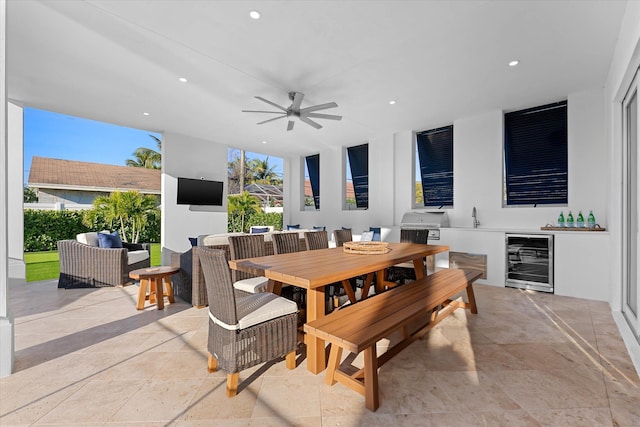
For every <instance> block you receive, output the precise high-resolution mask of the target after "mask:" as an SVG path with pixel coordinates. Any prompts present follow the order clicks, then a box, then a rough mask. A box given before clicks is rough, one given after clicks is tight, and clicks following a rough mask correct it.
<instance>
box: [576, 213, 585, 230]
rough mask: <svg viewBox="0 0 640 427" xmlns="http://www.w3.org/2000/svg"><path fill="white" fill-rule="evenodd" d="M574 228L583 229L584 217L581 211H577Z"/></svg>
mask: <svg viewBox="0 0 640 427" xmlns="http://www.w3.org/2000/svg"><path fill="white" fill-rule="evenodd" d="M576 227H579V228H584V217H583V216H582V211H578V217H577V218H576Z"/></svg>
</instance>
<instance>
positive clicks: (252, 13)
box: [249, 10, 260, 19]
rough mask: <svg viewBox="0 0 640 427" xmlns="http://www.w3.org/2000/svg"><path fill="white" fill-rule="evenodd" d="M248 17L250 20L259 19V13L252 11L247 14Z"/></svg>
mask: <svg viewBox="0 0 640 427" xmlns="http://www.w3.org/2000/svg"><path fill="white" fill-rule="evenodd" d="M249 16H250V17H251V19H260V12H258V11H257V10H252V11H251V12H249Z"/></svg>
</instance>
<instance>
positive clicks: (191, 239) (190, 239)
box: [189, 237, 198, 247]
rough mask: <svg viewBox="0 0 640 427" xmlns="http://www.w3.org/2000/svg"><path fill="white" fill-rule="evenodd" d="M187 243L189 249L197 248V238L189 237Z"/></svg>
mask: <svg viewBox="0 0 640 427" xmlns="http://www.w3.org/2000/svg"><path fill="white" fill-rule="evenodd" d="M189 243H191V247H193V246H198V238H197V237H189Z"/></svg>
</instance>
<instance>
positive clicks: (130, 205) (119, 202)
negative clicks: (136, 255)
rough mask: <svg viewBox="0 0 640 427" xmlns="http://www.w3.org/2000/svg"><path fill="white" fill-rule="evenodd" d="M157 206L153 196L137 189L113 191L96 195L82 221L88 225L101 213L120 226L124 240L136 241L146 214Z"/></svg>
mask: <svg viewBox="0 0 640 427" xmlns="http://www.w3.org/2000/svg"><path fill="white" fill-rule="evenodd" d="M156 206H157V199H156V197H155V196H151V195H143V194H141V193H139V192H137V191H126V192H120V191H115V192H113V193H111V194H109V196H101V197H97V198H96V199H95V200H94V201H93V209H91V210H88V211H86V212H85V215H84V218H83V223H84V224H85V225H87V226H90V225H91V224H93V223H94V220H95V218H96V216H98V215H102V216H103V217H104V219H105V221H107V222H108V223H109V224H110V227H111V228H112V227H113V224H114V222H115V223H117V224H118V226H119V227H120V236H121V237H122V239H123V241H125V242H132V243H138V239H139V238H140V233H141V232H142V231H143V230H144V229H145V227H146V225H147V214H149V213H150V212H151V211H153V210H154V209H155V208H156Z"/></svg>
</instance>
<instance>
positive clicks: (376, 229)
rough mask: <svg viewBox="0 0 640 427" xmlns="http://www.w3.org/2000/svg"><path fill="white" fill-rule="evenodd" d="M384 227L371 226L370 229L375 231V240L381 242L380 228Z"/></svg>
mask: <svg viewBox="0 0 640 427" xmlns="http://www.w3.org/2000/svg"><path fill="white" fill-rule="evenodd" d="M381 228H382V227H369V231H373V241H374V242H379V241H380V240H382V239H381V236H380V229H381Z"/></svg>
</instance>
